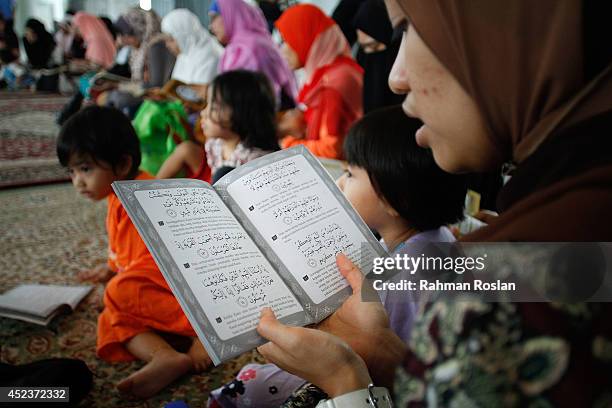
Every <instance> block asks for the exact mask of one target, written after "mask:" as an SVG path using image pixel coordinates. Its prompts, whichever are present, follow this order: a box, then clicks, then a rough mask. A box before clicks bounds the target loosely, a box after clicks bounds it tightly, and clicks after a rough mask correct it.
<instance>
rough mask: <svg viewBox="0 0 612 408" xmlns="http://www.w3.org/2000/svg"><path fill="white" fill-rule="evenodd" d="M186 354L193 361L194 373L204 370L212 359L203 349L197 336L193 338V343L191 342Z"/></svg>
mask: <svg viewBox="0 0 612 408" xmlns="http://www.w3.org/2000/svg"><path fill="white" fill-rule="evenodd" d="M187 355H188V356H189V357H191V360H192V361H193V371H195V372H196V373H200V372H202V371H204V370H206V369H207V368H208V367H210V365H211V364H212V360H211V359H210V357H209V356H208V353H207V352H206V350H205V349H204V346H203V345H202V342H200V340H199V339H198V338H197V337H196V338H194V339H193V343H191V347H190V348H189V351H188V352H187Z"/></svg>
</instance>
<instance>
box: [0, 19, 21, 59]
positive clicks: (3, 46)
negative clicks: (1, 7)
mask: <svg viewBox="0 0 612 408" xmlns="http://www.w3.org/2000/svg"><path fill="white" fill-rule="evenodd" d="M18 58H19V40H18V39H17V35H16V34H15V31H14V30H13V20H6V19H5V17H4V16H2V15H1V14H0V65H2V64H10V63H11V62H13V61H15V60H17V59H18Z"/></svg>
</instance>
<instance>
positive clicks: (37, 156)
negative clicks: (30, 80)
mask: <svg viewBox="0 0 612 408" xmlns="http://www.w3.org/2000/svg"><path fill="white" fill-rule="evenodd" d="M66 101H68V98H67V97H65V96H60V95H53V94H33V93H31V92H26V91H22V92H7V91H3V92H0V188H2V187H4V188H6V187H10V186H23V185H32V184H39V183H48V182H54V181H58V180H66V179H67V175H66V171H65V170H64V169H63V168H62V167H61V166H60V165H59V163H58V161H57V157H56V154H55V138H56V136H57V132H58V130H59V128H58V126H57V125H56V124H55V116H56V114H57V112H59V111H60V110H61V108H62V106H64V104H65V103H66Z"/></svg>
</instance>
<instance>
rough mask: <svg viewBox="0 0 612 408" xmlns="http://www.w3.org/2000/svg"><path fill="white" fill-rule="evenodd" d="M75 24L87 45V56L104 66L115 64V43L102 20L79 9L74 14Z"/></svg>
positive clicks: (88, 58)
mask: <svg viewBox="0 0 612 408" xmlns="http://www.w3.org/2000/svg"><path fill="white" fill-rule="evenodd" d="M73 24H74V25H76V26H77V27H78V28H79V31H80V32H81V36H82V37H83V40H84V41H85V44H86V46H87V51H86V52H85V58H86V59H87V60H88V61H91V62H93V63H95V64H98V65H100V66H102V67H104V68H109V67H110V66H111V65H113V62H114V61H115V53H116V49H115V44H114V42H113V37H112V36H111V34H110V33H109V32H108V29H107V28H106V26H105V25H104V23H103V22H102V20H100V19H99V18H98V17H96V16H94V15H92V14H89V13H85V12H83V11H79V12H78V13H76V15H75V16H74V20H73Z"/></svg>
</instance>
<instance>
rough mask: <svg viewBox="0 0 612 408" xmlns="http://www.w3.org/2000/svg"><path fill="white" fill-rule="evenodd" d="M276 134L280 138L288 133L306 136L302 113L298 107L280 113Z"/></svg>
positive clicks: (294, 135)
mask: <svg viewBox="0 0 612 408" xmlns="http://www.w3.org/2000/svg"><path fill="white" fill-rule="evenodd" d="M278 135H279V137H281V138H282V137H285V136H288V135H290V136H293V137H296V138H299V139H301V138H304V137H305V136H306V121H305V119H304V113H303V112H302V111H300V110H299V109H292V110H289V111H287V112H285V113H284V114H282V115H281V117H280V118H279V120H278Z"/></svg>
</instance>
